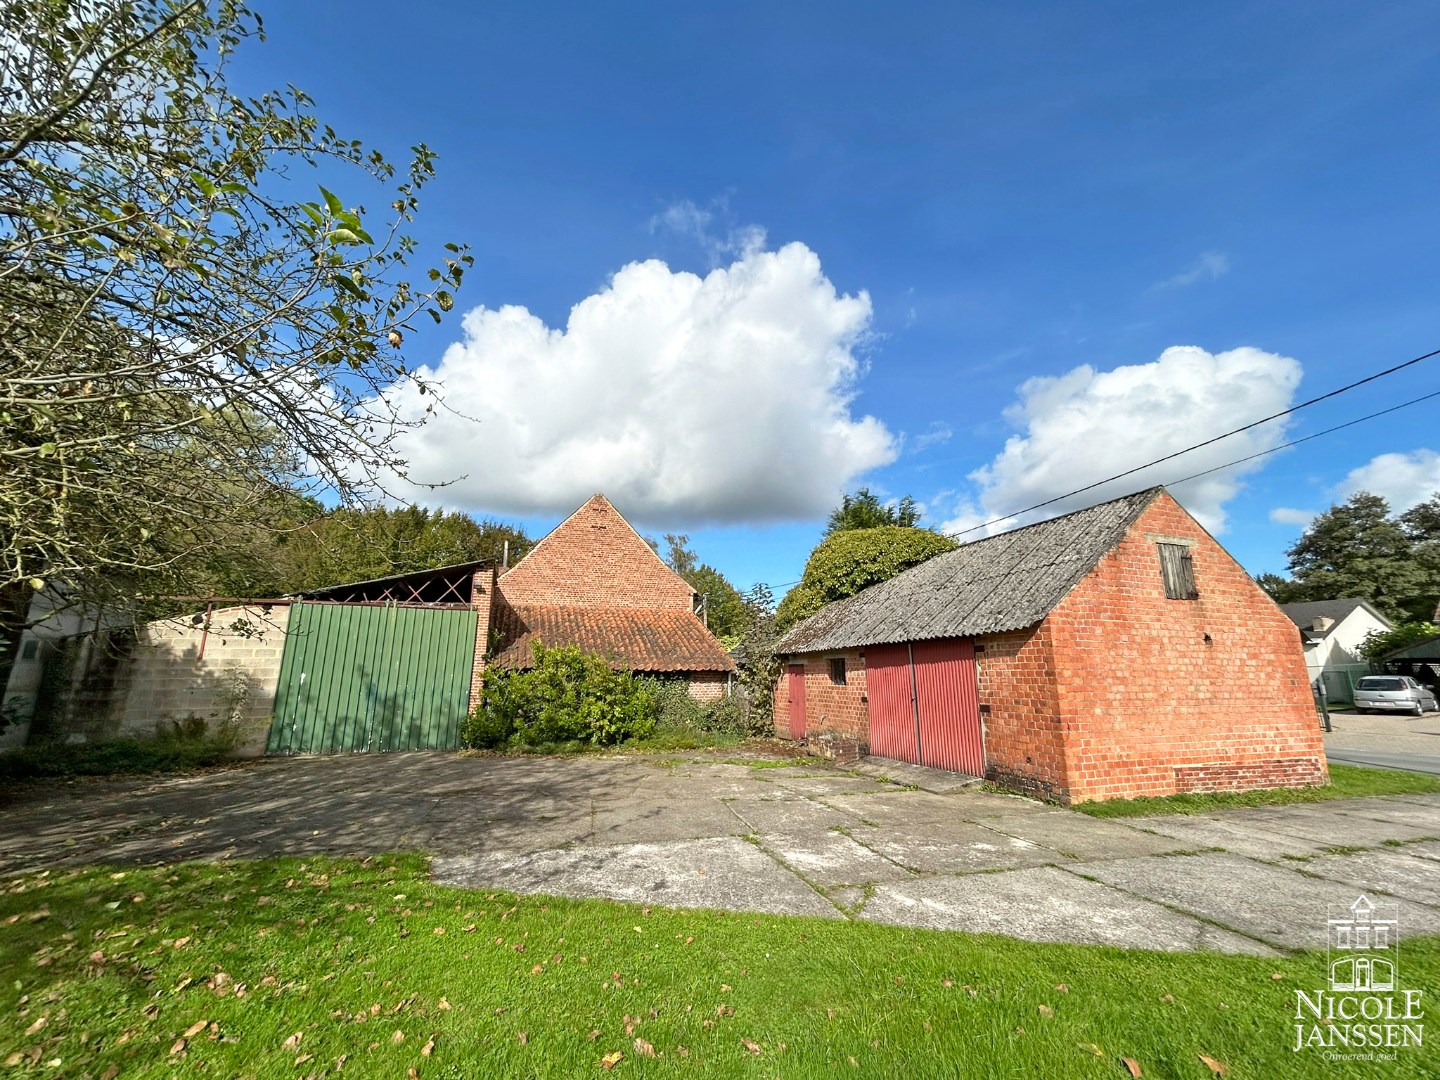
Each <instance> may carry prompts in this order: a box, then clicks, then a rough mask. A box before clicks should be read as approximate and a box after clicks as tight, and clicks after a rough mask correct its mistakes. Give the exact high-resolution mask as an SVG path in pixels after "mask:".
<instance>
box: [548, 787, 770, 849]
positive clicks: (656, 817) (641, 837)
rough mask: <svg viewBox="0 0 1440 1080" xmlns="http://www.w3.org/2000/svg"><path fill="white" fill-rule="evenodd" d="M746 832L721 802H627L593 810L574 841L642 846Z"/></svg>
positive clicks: (713, 800) (704, 800)
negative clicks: (585, 827) (586, 829)
mask: <svg viewBox="0 0 1440 1080" xmlns="http://www.w3.org/2000/svg"><path fill="white" fill-rule="evenodd" d="M748 832H750V827H749V826H748V825H747V824H745V822H744V821H743V820H742V819H741V818H739V817H737V816H736V815H735V814H734V813H732V812H731V810H730V807H729V806H727V805H726V804H725V803H724V802H723V801H722V800H720V799H716V798H691V799H687V800H685V801H679V800H667V801H662V802H655V801H652V800H649V799H644V800H641V799H630V800H626V801H624V802H620V803H610V804H604V805H598V806H596V807H595V810H594V813H593V815H592V817H591V828H590V830H589V832H588V833H587V834H586V835H584V836H582V837H577V838H576V839H577V841H579V842H581V843H585V844H591V845H596V844H598V845H611V844H642V843H659V842H660V841H665V840H698V839H701V838H704V837H711V836H744V835H745V834H746V833H748Z"/></svg>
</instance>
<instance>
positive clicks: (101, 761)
mask: <svg viewBox="0 0 1440 1080" xmlns="http://www.w3.org/2000/svg"><path fill="white" fill-rule="evenodd" d="M233 749H234V747H233V744H231V743H229V742H227V741H226V740H224V739H216V738H197V739H187V738H176V737H173V736H171V737H165V738H157V739H108V740H106V741H104V742H97V743H49V744H46V745H42V746H26V747H21V748H20V749H18V750H11V751H9V752H8V753H4V754H0V780H26V779H32V778H56V777H66V776H124V775H127V774H132V775H133V774H141V775H143V774H145V773H157V772H183V771H184V770H186V769H198V768H201V767H203V766H206V765H219V764H221V763H223V762H225V761H228V760H229V759H230V756H231V752H232V751H233Z"/></svg>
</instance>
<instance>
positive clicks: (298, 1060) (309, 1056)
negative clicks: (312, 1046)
mask: <svg viewBox="0 0 1440 1080" xmlns="http://www.w3.org/2000/svg"><path fill="white" fill-rule="evenodd" d="M314 1060H315V1055H314V1054H301V1055H300V1056H299V1057H297V1058H296V1059H295V1065H296V1067H299V1066H301V1065H304V1064H305V1062H307V1061H314Z"/></svg>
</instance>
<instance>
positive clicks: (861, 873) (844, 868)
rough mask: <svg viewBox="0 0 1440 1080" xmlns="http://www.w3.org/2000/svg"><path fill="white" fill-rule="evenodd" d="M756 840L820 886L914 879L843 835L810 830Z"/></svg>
mask: <svg viewBox="0 0 1440 1080" xmlns="http://www.w3.org/2000/svg"><path fill="white" fill-rule="evenodd" d="M756 839H757V840H759V842H760V846H761V847H763V848H764V849H765V850H766V851H768V852H770V853H771V854H772V855H775V856H777V857H778V858H779V859H780V860H781V861H782V862H784V863H785V864H786V865H787V866H790V867H792V868H793V869H794V870H795V872H796V873H798V874H801V875H802V876H804V877H805V879H806V880H808V881H810V882H812V883H814V884H816V885H820V886H825V887H832V886H837V885H864V884H866V883H867V882H872V881H897V880H900V879H902V878H910V877H913V876H914V875H913V874H911V873H910V871H908V870H906V869H905V868H904V867H902V866H898V865H896V864H895V863H894V862H891V861H890V860H889V859H886V858H883V857H881V856H880V855H877V854H876V853H875V852H873V851H871V850H870V849H869V848H866V847H863V846H862V845H860V844H858V843H856V842H855V841H854V840H852V839H850V837H848V836H845V835H844V834H843V833H836V832H826V831H824V830H819V829H809V830H806V831H804V832H800V833H789V834H787V833H766V834H762V835H760V836H758V837H756Z"/></svg>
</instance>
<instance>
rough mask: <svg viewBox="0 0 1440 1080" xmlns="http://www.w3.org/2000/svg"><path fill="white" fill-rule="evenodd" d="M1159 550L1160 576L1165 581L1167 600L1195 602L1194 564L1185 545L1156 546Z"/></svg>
mask: <svg viewBox="0 0 1440 1080" xmlns="http://www.w3.org/2000/svg"><path fill="white" fill-rule="evenodd" d="M1155 546H1156V547H1158V548H1159V549H1160V575H1161V576H1162V577H1163V578H1164V579H1165V598H1166V599H1167V600H1196V599H1198V598H1199V596H1200V594H1199V593H1198V592H1196V591H1195V563H1194V560H1193V559H1191V558H1190V547H1189V545H1187V544H1156V545H1155Z"/></svg>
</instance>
